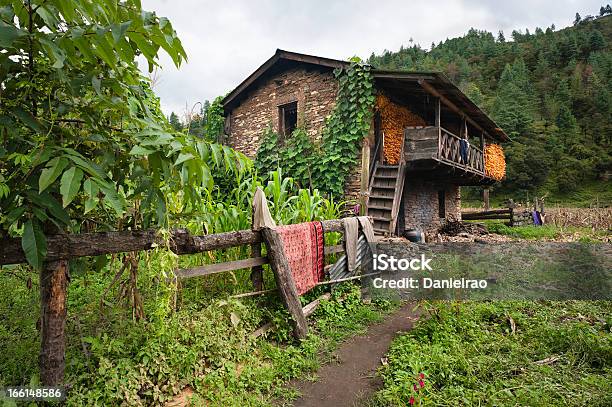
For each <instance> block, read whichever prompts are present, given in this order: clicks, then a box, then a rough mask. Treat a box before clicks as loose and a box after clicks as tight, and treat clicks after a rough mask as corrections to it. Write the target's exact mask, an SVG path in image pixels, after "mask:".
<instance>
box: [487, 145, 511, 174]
mask: <svg viewBox="0 0 612 407" xmlns="http://www.w3.org/2000/svg"><path fill="white" fill-rule="evenodd" d="M484 162H485V174H486V175H487V176H489V177H491V178H493V179H494V180H497V181H500V180H502V179H503V178H504V177H505V176H506V158H505V157H504V150H503V149H502V148H501V146H500V145H498V144H487V145H486V146H485V157H484Z"/></svg>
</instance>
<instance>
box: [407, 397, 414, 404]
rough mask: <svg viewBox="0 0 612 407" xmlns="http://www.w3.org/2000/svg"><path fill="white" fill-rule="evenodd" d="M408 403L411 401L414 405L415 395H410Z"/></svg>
mask: <svg viewBox="0 0 612 407" xmlns="http://www.w3.org/2000/svg"><path fill="white" fill-rule="evenodd" d="M408 403H410V405H413V404H414V397H412V396H410V401H409V402H408Z"/></svg>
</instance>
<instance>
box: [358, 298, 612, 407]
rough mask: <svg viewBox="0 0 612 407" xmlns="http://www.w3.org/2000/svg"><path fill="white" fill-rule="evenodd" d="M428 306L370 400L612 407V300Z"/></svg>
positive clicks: (392, 355)
mask: <svg viewBox="0 0 612 407" xmlns="http://www.w3.org/2000/svg"><path fill="white" fill-rule="evenodd" d="M424 306H425V309H426V311H427V312H426V317H425V318H423V319H421V320H420V321H419V322H418V323H417V324H416V326H415V327H414V329H413V330H411V331H410V332H409V333H407V334H405V335H403V336H401V337H399V338H397V339H396V340H395V341H394V342H393V344H392V346H391V348H390V350H389V353H388V365H387V366H385V367H384V368H382V370H381V373H382V377H383V379H384V388H383V389H382V390H381V391H379V392H378V393H377V394H376V396H375V397H374V398H373V399H372V400H371V402H370V404H371V405H373V406H406V405H408V403H409V401H410V397H414V399H415V400H414V401H415V405H427V406H451V405H453V406H458V405H465V406H476V405H504V406H519V405H520V406H553V405H555V406H557V405H567V406H585V405H589V406H609V405H612V382H611V381H610V377H611V375H612V331H611V330H612V318H611V315H612V303H610V302H606V301H600V302H587V301H568V302H548V301H547V302H493V303H488V302H464V303H458V302H455V303H448V302H436V303H425V305H424ZM420 373H423V375H424V377H425V379H424V383H423V385H424V386H423V387H421V386H418V385H417V386H415V382H416V380H415V378H417V380H418V377H419V376H418V375H419V374H420ZM416 383H418V382H416Z"/></svg>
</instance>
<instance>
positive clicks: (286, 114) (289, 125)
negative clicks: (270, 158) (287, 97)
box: [278, 102, 297, 137]
mask: <svg viewBox="0 0 612 407" xmlns="http://www.w3.org/2000/svg"><path fill="white" fill-rule="evenodd" d="M296 127H297V102H291V103H287V104H285V105H280V106H279V107H278V133H279V134H280V135H281V136H283V137H287V136H290V135H291V133H293V130H295V128H296Z"/></svg>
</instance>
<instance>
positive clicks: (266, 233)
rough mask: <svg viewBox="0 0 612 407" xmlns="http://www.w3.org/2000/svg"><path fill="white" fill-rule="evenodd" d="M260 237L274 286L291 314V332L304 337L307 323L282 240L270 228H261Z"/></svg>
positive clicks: (306, 331) (299, 337)
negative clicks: (265, 250) (274, 280)
mask: <svg viewBox="0 0 612 407" xmlns="http://www.w3.org/2000/svg"><path fill="white" fill-rule="evenodd" d="M261 233H262V237H263V239H264V242H265V244H266V247H267V249H268V258H269V259H270V265H271V266H272V270H273V271H274V277H275V279H276V286H277V287H278V289H279V291H280V295H281V299H282V300H283V303H284V304H285V306H286V307H287V310H288V311H289V315H291V319H292V323H293V334H294V335H295V337H296V338H298V339H304V338H306V336H307V335H308V323H307V322H306V317H305V316H304V312H303V311H302V305H301V303H300V298H299V297H298V294H297V288H296V287H295V282H294V281H293V277H292V276H291V270H290V268H289V263H288V261H287V258H286V257H285V252H284V248H283V241H282V239H281V237H280V235H279V233H278V232H277V231H275V230H274V229H270V228H265V227H264V228H262V230H261Z"/></svg>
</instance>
